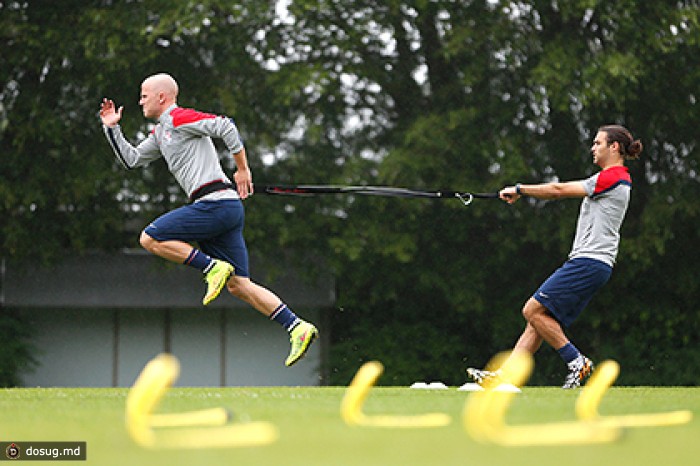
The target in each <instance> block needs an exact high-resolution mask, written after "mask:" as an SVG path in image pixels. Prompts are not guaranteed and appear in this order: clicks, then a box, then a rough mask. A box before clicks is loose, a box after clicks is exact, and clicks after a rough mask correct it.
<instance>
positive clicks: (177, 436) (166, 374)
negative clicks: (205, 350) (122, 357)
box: [126, 354, 279, 449]
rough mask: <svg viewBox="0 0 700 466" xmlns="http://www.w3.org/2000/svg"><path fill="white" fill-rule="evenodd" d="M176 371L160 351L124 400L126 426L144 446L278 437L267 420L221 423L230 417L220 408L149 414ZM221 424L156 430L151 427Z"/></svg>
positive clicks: (245, 442)
mask: <svg viewBox="0 0 700 466" xmlns="http://www.w3.org/2000/svg"><path fill="white" fill-rule="evenodd" d="M179 374H180V363H179V361H178V360H177V358H175V357H174V356H172V355H170V354H160V355H158V356H157V357H155V358H154V359H152V360H151V361H149V362H148V364H146V366H145V367H144V369H143V370H142V371H141V374H139V376H138V378H137V379H136V382H135V383H134V385H133V387H132V388H131V390H129V394H128V396H127V399H126V429H127V432H128V433H129V435H130V436H131V438H132V439H133V440H134V441H135V442H136V443H137V444H139V445H141V446H143V447H146V448H158V449H164V448H171V449H175V448H213V447H219V448H222V447H241V446H256V445H265V444H269V443H272V442H274V441H275V440H277V438H278V436H279V435H278V432H277V428H276V427H275V426H274V425H272V424H270V423H267V422H254V423H249V424H238V425H230V426H222V424H225V423H226V422H228V420H229V419H230V414H229V412H228V411H227V410H226V409H224V408H212V409H204V410H200V411H188V412H184V413H169V414H153V411H154V410H155V408H156V406H157V405H158V403H159V402H160V400H161V399H162V398H163V396H164V395H165V393H166V392H167V390H168V389H169V388H170V387H171V386H172V384H173V383H174V382H175V380H177V377H178V375H179ZM204 425H207V426H211V425H219V426H221V427H212V428H201V427H200V428H197V429H191V428H190V429H175V430H171V429H167V430H163V429H158V430H154V429H153V427H184V426H188V427H192V426H204Z"/></svg>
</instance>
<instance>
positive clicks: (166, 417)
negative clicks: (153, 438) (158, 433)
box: [149, 407, 232, 427]
mask: <svg viewBox="0 0 700 466" xmlns="http://www.w3.org/2000/svg"><path fill="white" fill-rule="evenodd" d="M231 417H232V415H231V412H230V411H229V410H228V409H226V408H220V407H219V408H211V409H202V410H199V411H186V412H184V413H168V414H153V415H151V418H150V420H149V423H150V425H151V427H184V426H189V427H193V426H223V425H224V424H227V423H228V422H229V421H230V420H231Z"/></svg>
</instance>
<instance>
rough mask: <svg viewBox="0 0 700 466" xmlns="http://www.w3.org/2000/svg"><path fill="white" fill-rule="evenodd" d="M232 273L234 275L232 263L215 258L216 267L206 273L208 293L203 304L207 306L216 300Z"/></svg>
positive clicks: (205, 279)
mask: <svg viewBox="0 0 700 466" xmlns="http://www.w3.org/2000/svg"><path fill="white" fill-rule="evenodd" d="M231 275H233V266H232V265H231V264H229V263H228V262H224V261H221V260H218V259H214V267H212V268H211V270H210V271H209V272H207V273H206V274H205V275H204V281H205V282H206V283H207V294H205V295H204V298H203V299H202V304H204V305H205V306H206V305H207V304H209V303H210V302H212V301H214V300H215V299H216V297H217V296H219V293H221V290H222V289H223V288H224V285H226V282H227V281H228V279H229V277H231Z"/></svg>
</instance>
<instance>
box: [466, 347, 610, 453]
mask: <svg viewBox="0 0 700 466" xmlns="http://www.w3.org/2000/svg"><path fill="white" fill-rule="evenodd" d="M532 366H533V359H532V356H531V355H530V354H528V353H524V352H519V353H513V354H512V355H510V357H508V356H507V354H500V355H498V356H496V358H494V360H493V362H492V363H491V364H489V367H491V369H494V368H499V367H500V370H501V378H502V379H503V380H507V381H508V382H510V383H512V384H513V385H515V386H518V387H520V386H522V385H523V384H524V383H525V382H526V381H527V379H528V378H529V376H530V373H531V372H532ZM494 385H495V384H494ZM485 388H486V390H485V391H483V392H473V393H472V394H471V395H470V397H469V398H468V399H467V403H466V405H465V409H464V427H465V429H466V430H467V432H468V433H469V434H470V435H471V436H472V437H473V438H474V439H475V440H477V441H480V442H484V443H496V444H499V445H504V446H535V445H574V444H588V443H600V442H611V441H613V440H615V439H617V438H618V437H619V436H620V429H619V428H618V427H615V426H608V425H603V424H601V423H595V422H592V423H588V422H586V423H584V422H559V423H545V424H528V425H519V426H509V425H506V423H505V416H506V411H507V410H508V408H509V406H510V403H511V401H512V398H513V396H514V393H511V392H500V391H496V390H494V388H495V386H490V387H489V386H487V387H485Z"/></svg>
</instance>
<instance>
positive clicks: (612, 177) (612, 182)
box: [593, 167, 632, 196]
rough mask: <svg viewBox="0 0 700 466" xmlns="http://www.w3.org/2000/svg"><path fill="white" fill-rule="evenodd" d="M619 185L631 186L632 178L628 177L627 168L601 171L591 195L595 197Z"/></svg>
mask: <svg viewBox="0 0 700 466" xmlns="http://www.w3.org/2000/svg"><path fill="white" fill-rule="evenodd" d="M619 184H626V185H628V186H632V178H631V177H630V173H629V169H628V168H627V167H612V168H608V169H607V170H603V171H602V172H600V173H599V174H598V180H597V181H596V184H595V190H594V191H593V195H594V196H595V195H597V194H602V193H604V192H607V191H610V190H611V189H614V188H615V187H617V186H618V185H619Z"/></svg>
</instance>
